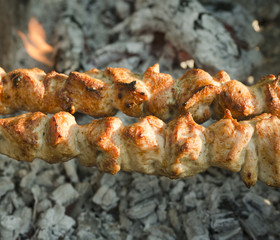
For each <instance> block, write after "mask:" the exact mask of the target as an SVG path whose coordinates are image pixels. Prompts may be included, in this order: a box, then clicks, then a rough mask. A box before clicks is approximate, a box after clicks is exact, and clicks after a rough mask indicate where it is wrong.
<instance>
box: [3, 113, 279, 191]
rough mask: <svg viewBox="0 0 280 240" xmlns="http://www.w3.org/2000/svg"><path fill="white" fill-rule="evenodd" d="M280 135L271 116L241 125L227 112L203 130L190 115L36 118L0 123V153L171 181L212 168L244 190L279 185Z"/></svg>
mask: <svg viewBox="0 0 280 240" xmlns="http://www.w3.org/2000/svg"><path fill="white" fill-rule="evenodd" d="M279 129H280V119H279V118H278V117H276V116H273V115H271V114H263V115H261V116H258V117H256V118H254V119H251V120H246V121H241V122H238V121H237V120H236V119H234V118H233V117H232V116H231V113H230V111H229V110H227V111H226V113H225V116H224V119H222V120H219V121H217V122H215V123H213V124H212V125H210V126H209V127H208V128H204V127H203V126H200V125H198V124H197V123H195V122H194V120H193V119H192V117H191V114H190V113H188V114H187V115H184V116H180V117H178V118H176V119H174V120H173V121H171V122H170V123H169V124H167V125H166V124H165V123H164V122H163V121H161V120H160V119H158V118H156V117H154V116H147V117H145V118H143V119H140V120H139V121H138V122H136V123H134V124H132V125H130V126H123V124H122V122H121V121H120V119H118V118H116V117H108V118H104V119H100V120H94V121H93V122H92V123H90V124H87V125H83V126H78V125H77V124H76V122H75V119H74V117H73V116H72V115H71V114H69V113H66V112H60V113H57V114H55V115H54V116H53V117H52V118H51V119H48V118H47V117H46V116H45V115H44V114H42V113H38V112H37V113H32V114H31V113H29V114H24V115H22V116H18V117H14V118H8V119H1V120H0V153H2V154H6V155H8V156H10V157H12V158H16V159H19V160H24V161H32V160H33V159H34V158H36V157H37V158H41V159H44V160H45V161H46V162H49V163H56V162H62V161H67V160H69V159H71V158H73V157H77V158H78V160H79V162H80V163H82V164H84V165H86V166H96V167H97V168H98V169H99V170H101V171H105V172H109V173H112V174H115V173H117V172H118V171H119V170H120V169H123V170H124V171H136V172H141V173H146V174H155V175H163V176H167V177H170V178H182V177H188V176H193V175H195V174H197V173H199V172H202V171H205V170H206V169H207V168H208V167H210V166H215V167H220V168H225V169H228V170H230V171H233V172H238V171H240V173H241V177H242V180H243V181H244V183H245V184H246V185H247V186H252V185H254V184H255V183H256V182H257V180H258V179H259V180H261V181H263V182H264V183H266V184H268V185H270V186H276V187H280V162H279V161H280V144H279V143H280V130H279Z"/></svg>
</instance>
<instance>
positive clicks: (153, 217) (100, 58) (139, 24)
mask: <svg viewBox="0 0 280 240" xmlns="http://www.w3.org/2000/svg"><path fill="white" fill-rule="evenodd" d="M11 1H12V0H11ZM27 2H28V4H27V5H26V6H23V4H21V5H20V6H19V9H18V11H24V9H25V8H28V12H26V11H24V14H22V13H19V12H18V16H22V15H24V17H25V18H26V19H28V17H29V16H31V14H32V16H36V17H37V18H38V19H39V21H40V22H41V23H42V24H43V26H44V28H45V29H46V32H47V35H48V36H49V37H50V38H49V39H48V41H49V42H50V43H51V44H52V45H54V47H55V49H56V55H55V68H56V70H57V71H59V72H64V73H68V71H69V70H70V69H71V70H79V71H83V70H88V69H90V68H92V67H98V68H102V67H104V66H118V67H125V68H128V69H131V70H132V71H135V72H143V71H144V70H145V69H146V68H147V67H148V66H151V65H152V64H153V63H155V62H159V63H160V65H161V66H162V70H163V71H166V72H167V71H168V72H169V73H170V74H172V76H174V77H175V78H176V77H178V76H180V75H182V73H183V72H184V71H185V69H182V68H181V67H180V63H181V62H185V61H186V60H189V59H195V61H194V65H195V67H197V66H200V67H203V68H204V69H206V68H209V69H210V70H214V71H216V70H217V69H219V70H227V71H229V72H230V73H231V74H232V76H236V77H239V76H240V75H242V78H243V79H244V80H245V79H246V78H247V77H248V76H249V75H252V76H254V77H255V79H257V78H258V77H259V76H262V75H266V74H268V73H273V74H277V73H278V72H279V66H280V59H279V54H280V48H279V44H278V43H279V37H280V27H279V24H277V23H278V22H279V13H280V4H278V3H277V1H273V0H269V1H265V0H263V1H262V0H249V1H241V0H237V1H234V2H233V1H230V0H222V1H214V0H213V1H204V0H200V1H197V0H192V1H184V0H181V1H177V0H176V1H167V0H165V1H164V2H162V1H158V2H157V1H154V0H147V1H143V0H138V1H131V0H118V1H113V0H105V1H91V0H72V1H65V0H59V1H55V0H42V1H40V2H38V4H37V5H36V4H34V3H33V2H34V1H27ZM1 4H3V3H1ZM13 4H14V3H13ZM15 6H16V5H13V6H12V8H11V9H13V8H14V7H15ZM3 9H4V8H0V11H1V10H3ZM187 13H189V14H187ZM233 13H234V14H233ZM171 15H172V16H171ZM3 16H5V17H6V15H5V13H4V12H3V11H2V12H1V16H0V26H2V21H1V18H3ZM155 16H156V17H157V18H156V19H153V18H154V17H155ZM8 19H9V17H8V18H7V19H5V22H7V20H8ZM252 20H258V21H259V24H260V28H261V31H260V32H255V31H253V29H252V25H251V23H252V22H251V21H252ZM16 21H17V20H16V19H14V20H13V21H12V23H13V24H12V25H15V24H16ZM23 25H26V23H24V24H23ZM18 28H20V29H19V30H24V26H21V25H18ZM166 28H168V31H167V30H166ZM194 28H196V29H194ZM16 30H18V29H11V31H14V32H15V31H16ZM53 33H54V34H53ZM4 35H7V36H9V37H8V38H7V39H8V40H9V41H7V39H5V41H3V43H4V42H9V44H8V46H7V49H9V51H8V52H9V55H8V56H4V58H5V61H3V62H1V58H0V65H1V67H4V68H7V69H9V68H10V70H11V69H15V68H18V67H34V66H37V67H40V68H42V65H36V61H35V60H31V59H30V58H29V57H27V56H26V53H25V50H24V49H23V48H22V46H21V43H20V42H19V41H16V44H15V42H13V41H15V40H14V39H16V37H15V35H12V34H8V33H7V34H4ZM209 38H210V39H214V40H217V41H215V44H209V42H211V40H209ZM216 38H217V39H216ZM3 40H4V38H3ZM212 42H213V41H212ZM12 44H13V46H14V47H12ZM1 46H2V48H3V49H4V45H1ZM256 48H258V49H259V50H257V49H256ZM13 51H14V52H13ZM15 53H16V54H15ZM13 54H14V56H13ZM2 58H3V57H2ZM8 60H10V62H9V64H7V61H8ZM3 64H7V65H6V66H7V67H6V66H4V65H3ZM182 66H183V65H182ZM220 68H223V69H220ZM227 68H228V69H227ZM118 116H119V117H121V118H122V120H123V121H124V122H125V123H126V124H131V123H132V122H135V119H133V118H129V117H126V116H123V115H121V114H120V113H118ZM1 117H2V116H1ZM91 120H92V118H90V117H88V116H84V115H77V121H78V123H79V124H82V123H87V122H90V121H91ZM279 209H280V191H279V190H278V189H273V188H268V187H267V186H265V185H264V184H262V183H260V182H259V183H257V184H256V186H254V188H252V189H248V188H246V187H245V186H243V183H242V182H241V181H240V177H239V176H238V175H237V174H231V173H229V172H227V171H224V170H220V169H217V168H210V169H208V170H207V172H205V173H203V174H200V175H197V176H195V177H193V178H189V179H182V180H178V181H175V180H169V179H167V178H164V177H155V176H147V175H142V174H137V173H133V174H128V173H124V172H120V173H118V174H117V175H115V176H111V175H108V174H105V173H100V172H98V171H97V170H96V169H93V168H85V167H82V166H80V165H77V164H76V162H75V161H71V162H68V163H65V164H60V165H48V164H45V163H43V162H41V161H34V162H33V163H31V164H30V163H22V162H16V161H14V160H10V159H9V158H7V157H5V156H1V161H0V212H1V214H0V238H1V239H149V240H154V239H186V238H187V239H248V240H249V239H279V238H280V229H279V224H280V218H279V216H280V215H279Z"/></svg>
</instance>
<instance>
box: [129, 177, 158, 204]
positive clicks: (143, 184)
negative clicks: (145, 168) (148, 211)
mask: <svg viewBox="0 0 280 240" xmlns="http://www.w3.org/2000/svg"><path fill="white" fill-rule="evenodd" d="M132 186H133V188H132V190H131V191H130V192H129V194H128V196H129V198H130V204H132V205H134V204H136V203H138V202H140V201H142V200H144V199H147V198H150V197H152V196H155V195H157V194H158V193H159V192H160V188H159V183H158V179H157V178H156V177H153V176H149V177H147V176H143V175H139V177H137V178H135V179H134V181H133V182H132Z"/></svg>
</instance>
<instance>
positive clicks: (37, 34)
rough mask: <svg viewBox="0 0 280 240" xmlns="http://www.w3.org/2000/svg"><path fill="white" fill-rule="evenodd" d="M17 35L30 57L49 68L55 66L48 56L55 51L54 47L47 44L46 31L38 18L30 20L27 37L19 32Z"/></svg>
mask: <svg viewBox="0 0 280 240" xmlns="http://www.w3.org/2000/svg"><path fill="white" fill-rule="evenodd" d="M17 33H18V35H19V36H20V38H21V39H22V41H23V44H24V47H25V49H26V51H27V53H28V54H29V56H31V57H32V58H34V59H35V60H37V61H39V62H41V63H44V64H46V65H48V66H49V67H51V66H53V62H52V61H51V60H50V57H48V56H47V55H49V54H50V53H52V52H53V51H54V50H53V47H52V46H50V45H49V44H48V43H47V42H46V33H45V30H44V28H43V27H42V25H41V24H40V23H39V22H38V20H37V19H36V18H31V19H30V21H29V23H28V35H27V36H26V35H25V34H24V33H23V32H21V31H17Z"/></svg>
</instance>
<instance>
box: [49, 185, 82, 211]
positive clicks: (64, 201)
mask: <svg viewBox="0 0 280 240" xmlns="http://www.w3.org/2000/svg"><path fill="white" fill-rule="evenodd" d="M78 197H79V193H78V192H77V191H76V190H75V188H73V186H72V185H71V184H70V183H65V184H63V185H60V186H59V187H58V188H57V189H55V190H54V191H53V192H52V194H51V198H52V199H53V200H54V201H55V202H56V203H57V204H60V205H62V206H68V205H70V204H71V203H73V202H74V201H75V200H76V199H77V198H78Z"/></svg>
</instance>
